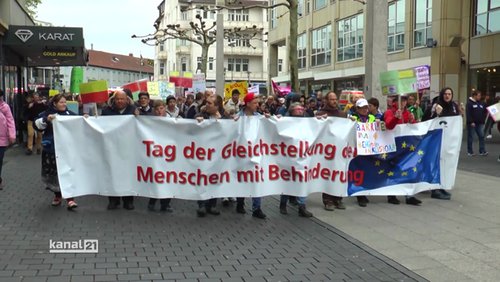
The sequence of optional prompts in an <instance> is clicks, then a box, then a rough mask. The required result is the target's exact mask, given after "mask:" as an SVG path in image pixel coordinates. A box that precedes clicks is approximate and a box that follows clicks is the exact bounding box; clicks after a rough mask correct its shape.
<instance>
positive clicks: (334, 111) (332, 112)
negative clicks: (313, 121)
mask: <svg viewBox="0 0 500 282" xmlns="http://www.w3.org/2000/svg"><path fill="white" fill-rule="evenodd" d="M324 114H326V115H328V116H330V117H343V118H346V117H347V114H346V113H345V112H343V111H341V110H339V109H338V108H332V107H330V106H328V105H325V106H324V107H323V108H321V110H319V111H318V112H317V113H316V116H322V115H324Z"/></svg>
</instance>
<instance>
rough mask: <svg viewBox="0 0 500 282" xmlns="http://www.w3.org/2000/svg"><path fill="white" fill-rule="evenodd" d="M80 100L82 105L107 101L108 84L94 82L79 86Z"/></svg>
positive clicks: (104, 81)
mask: <svg viewBox="0 0 500 282" xmlns="http://www.w3.org/2000/svg"><path fill="white" fill-rule="evenodd" d="M80 98H81V100H82V103H83V104H85V103H102V102H107V101H108V98H109V96H108V82H107V81H106V80H96V81H91V82H88V83H81V84H80Z"/></svg>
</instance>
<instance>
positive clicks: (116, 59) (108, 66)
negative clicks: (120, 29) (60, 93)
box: [58, 50, 154, 90]
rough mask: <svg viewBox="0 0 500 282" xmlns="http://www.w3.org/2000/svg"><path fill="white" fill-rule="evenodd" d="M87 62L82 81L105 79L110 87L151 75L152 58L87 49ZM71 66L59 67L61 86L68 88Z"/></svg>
mask: <svg viewBox="0 0 500 282" xmlns="http://www.w3.org/2000/svg"><path fill="white" fill-rule="evenodd" d="M88 54H89V57H88V59H89V60H88V63H87V66H83V67H82V69H83V81H84V82H87V81H93V80H106V81H107V82H108V86H109V87H110V88H116V87H121V86H123V85H125V84H127V83H130V82H133V81H137V80H141V79H147V80H148V81H149V80H151V78H152V77H153V74H154V73H153V59H147V58H142V57H134V55H133V54H128V55H120V54H113V53H108V52H103V51H97V50H88ZM71 69H72V67H61V68H60V70H58V71H59V73H60V79H61V83H62V88H63V89H66V90H69V89H70V84H71Z"/></svg>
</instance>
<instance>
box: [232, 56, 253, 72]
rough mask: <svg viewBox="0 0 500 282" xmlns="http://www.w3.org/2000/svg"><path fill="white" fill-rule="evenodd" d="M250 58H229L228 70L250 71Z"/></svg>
mask: <svg viewBox="0 0 500 282" xmlns="http://www.w3.org/2000/svg"><path fill="white" fill-rule="evenodd" d="M248 63H249V60H248V59H240V58H228V59H227V70H228V71H236V72H241V71H248Z"/></svg>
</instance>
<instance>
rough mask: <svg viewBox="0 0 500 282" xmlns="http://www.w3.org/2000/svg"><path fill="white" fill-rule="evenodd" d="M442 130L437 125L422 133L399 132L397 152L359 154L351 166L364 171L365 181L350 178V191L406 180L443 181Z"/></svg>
mask: <svg viewBox="0 0 500 282" xmlns="http://www.w3.org/2000/svg"><path fill="white" fill-rule="evenodd" d="M442 134H443V130H442V129H436V130H432V131H428V132H427V134H425V135H422V136H414V135H410V136H399V137H396V138H395V139H396V148H397V151H396V152H393V153H387V154H380V155H373V156H357V157H356V158H354V159H353V160H351V163H350V164H349V170H351V171H355V170H362V171H364V179H363V183H361V184H360V183H354V182H352V181H350V182H349V184H348V188H347V192H348V194H349V195H352V194H354V193H356V192H359V191H364V190H373V189H377V188H380V187H384V186H391V185H396V184H404V183H419V182H427V183H435V184H440V180H441V177H440V165H439V160H440V153H441V140H442ZM356 184H360V185H356Z"/></svg>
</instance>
